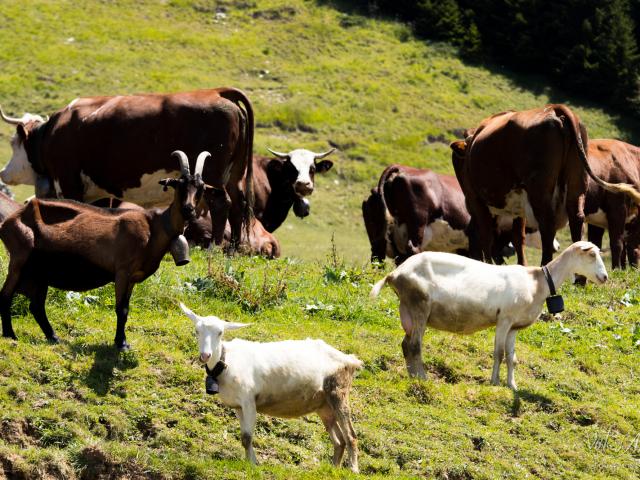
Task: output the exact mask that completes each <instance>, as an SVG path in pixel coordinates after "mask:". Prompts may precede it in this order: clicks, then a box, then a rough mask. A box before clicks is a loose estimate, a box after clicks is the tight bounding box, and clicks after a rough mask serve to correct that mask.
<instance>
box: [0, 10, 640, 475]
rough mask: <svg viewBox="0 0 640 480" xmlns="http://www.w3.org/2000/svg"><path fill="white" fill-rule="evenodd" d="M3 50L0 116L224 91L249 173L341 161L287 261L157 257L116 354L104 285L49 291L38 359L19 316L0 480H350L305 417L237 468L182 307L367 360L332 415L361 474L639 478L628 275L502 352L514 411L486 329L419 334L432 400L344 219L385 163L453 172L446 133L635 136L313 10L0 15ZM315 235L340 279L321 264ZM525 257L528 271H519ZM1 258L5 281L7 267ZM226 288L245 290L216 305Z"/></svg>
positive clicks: (278, 430)
mask: <svg viewBox="0 0 640 480" xmlns="http://www.w3.org/2000/svg"><path fill="white" fill-rule="evenodd" d="M216 5H220V6H223V7H224V8H225V9H226V15H227V16H226V18H220V16H219V15H218V16H216ZM0 34H2V38H3V41H2V42H1V43H0V64H1V65H2V69H0V104H2V106H3V107H4V109H5V111H7V112H8V113H10V114H22V113H23V112H24V111H30V112H32V113H51V112H53V111H55V110H56V109H58V108H61V107H63V106H64V105H66V104H67V103H68V102H70V101H71V100H73V99H74V98H76V97H77V96H80V95H97V94H116V93H131V92H143V91H178V90H186V89H193V88H199V87H213V86H221V85H234V86H238V87H241V88H243V89H245V90H246V91H247V92H248V93H249V95H250V98H251V99H252V101H253V102H254V106H255V111H256V121H257V126H258V127H257V131H256V152H258V153H265V147H266V146H271V147H272V148H275V149H277V150H287V149H289V148H293V147H297V146H305V147H308V148H312V149H318V150H321V149H326V148H327V147H328V146H329V145H330V144H334V145H338V147H339V152H338V153H337V154H336V155H335V156H334V161H335V167H334V169H333V170H332V171H331V172H329V173H328V174H327V175H324V176H318V178H317V184H316V186H317V189H316V192H315V193H314V194H313V197H312V198H311V202H312V207H311V215H310V216H309V217H307V218H306V219H305V220H299V219H296V218H290V219H289V220H287V222H286V223H285V224H284V225H283V227H281V229H280V230H278V231H277V232H276V235H277V236H278V238H279V239H280V240H281V242H282V247H283V252H284V255H285V257H286V258H283V259H281V260H277V261H272V262H268V261H266V260H263V259H259V258H232V259H225V258H223V257H222V256H221V255H220V254H218V253H215V254H213V256H212V257H211V259H209V258H208V257H207V254H206V253H205V252H202V251H196V252H194V253H193V262H192V263H191V264H190V265H188V266H187V267H185V268H181V269H178V268H176V267H174V266H173V263H172V262H171V261H170V260H169V259H167V260H166V261H165V262H163V264H162V266H161V269H160V271H159V272H158V273H157V274H156V275H154V276H153V277H151V278H150V279H148V280H147V281H146V282H145V283H144V284H142V285H139V286H137V287H136V288H135V290H134V295H133V302H132V309H131V314H130V322H129V325H128V329H127V331H128V338H129V340H130V342H131V343H132V344H133V347H134V350H133V352H130V353H127V354H124V355H118V354H116V353H115V352H114V350H113V349H112V347H111V342H112V339H113V335H114V331H115V313H114V311H113V308H114V296H113V287H112V286H108V287H105V288H103V289H99V290H96V291H94V292H89V295H92V296H95V297H96V298H95V299H93V297H91V299H90V300H87V302H93V303H89V304H85V299H86V298H87V297H86V295H82V296H81V297H80V299H75V300H74V299H67V297H66V294H65V292H58V291H52V292H51V293H50V296H49V301H48V312H49V316H50V319H51V322H52V324H53V326H54V328H55V329H56V330H57V333H58V334H59V335H60V337H61V338H62V340H63V341H62V343H61V344H60V345H55V346H52V345H49V344H47V343H46V342H45V340H44V338H43V335H42V333H41V332H40V330H39V328H38V327H37V325H36V323H35V321H34V320H33V318H32V317H31V316H30V315H29V313H28V309H27V303H26V301H25V300H24V299H23V298H22V297H19V298H17V299H16V300H15V302H14V306H13V313H14V327H15V330H16V332H17V334H18V336H19V337H20V340H19V342H17V343H16V342H13V341H8V340H3V339H0V406H1V407H2V410H1V411H0V465H2V466H3V468H5V469H7V468H9V467H10V468H13V469H15V470H16V471H17V472H19V473H20V474H22V475H24V476H26V477H28V478H73V477H82V478H120V477H123V476H126V477H128V478H144V477H161V478H322V479H324V478H343V477H351V474H349V473H348V472H347V471H345V470H336V469H333V468H331V467H330V464H329V458H330V453H331V447H330V442H329V440H328V438H327V435H326V434H325V433H324V432H323V428H322V425H321V423H320V421H319V419H317V418H315V417H314V416H310V417H308V418H306V419H299V420H280V419H273V418H268V417H264V416H260V418H259V421H258V427H257V434H256V441H255V442H256V450H257V453H258V456H259V458H260V459H261V460H262V465H261V466H259V467H257V468H254V467H250V466H248V465H247V464H246V463H244V462H243V461H242V458H243V450H242V447H241V445H240V439H239V425H238V421H237V420H236V419H235V418H234V415H233V414H232V412H231V411H230V410H228V409H226V408H224V407H222V406H221V405H219V404H218V403H217V402H216V400H215V398H212V397H208V396H206V395H205V393H204V374H203V371H202V369H201V368H200V367H199V366H198V364H197V362H196V360H195V358H196V355H197V347H196V343H195V339H194V335H193V331H192V326H191V324H190V322H189V321H188V320H187V319H186V318H184V317H183V316H182V315H181V314H180V313H179V310H178V308H177V302H178V301H179V300H182V301H184V302H185V303H186V304H187V305H189V306H190V307H191V308H193V309H194V310H195V311H196V312H199V313H203V314H208V313H210V314H216V315H219V316H220V317H222V318H225V319H229V320H237V321H245V322H252V323H253V326H252V327H250V328H248V329H244V330H242V332H241V333H238V335H239V336H242V337H245V338H251V339H255V340H259V341H269V340H276V339H288V338H306V337H319V338H323V339H324V340H326V341H327V342H329V343H331V344H333V345H335V346H336V347H338V348H340V349H342V350H344V351H348V352H352V353H355V354H356V355H358V356H359V357H360V358H361V359H363V360H364V362H365V369H364V370H363V371H362V372H360V374H359V376H358V378H357V379H356V382H355V385H354V390H353V395H352V407H353V412H354V421H355V426H356V429H357V431H358V435H359V441H360V450H361V468H362V471H363V473H364V474H366V475H370V476H376V475H377V476H378V477H379V478H388V477H390V476H393V477H398V478H402V477H435V478H441V479H471V478H473V479H476V478H478V479H480V478H487V479H493V478H545V479H556V478H567V479H569V478H571V479H574V478H585V479H586V478H602V479H605V478H607V479H608V478H637V477H638V476H639V475H640V440H639V438H640V437H638V434H640V414H639V413H638V412H639V406H640V405H639V402H638V398H640V397H639V393H640V391H639V390H640V387H639V385H640V383H639V378H638V376H639V373H638V372H639V371H638V366H637V363H638V362H637V359H638V353H639V350H638V348H639V347H638V341H639V340H640V324H639V323H638V320H637V318H638V313H639V311H638V310H639V308H640V307H639V306H638V304H639V302H640V290H638V288H637V285H638V280H640V278H639V274H638V272H636V271H629V272H615V273H614V274H613V275H612V278H611V281H610V283H609V284H608V285H607V286H606V287H605V288H597V287H594V286H591V285H590V286H587V288H585V289H580V288H576V287H570V286H565V287H564V288H563V290H562V293H563V294H564V295H565V300H566V304H567V312H566V313H564V314H562V316H561V319H556V320H553V321H546V322H539V323H537V324H535V325H533V326H532V327H530V328H528V329H526V330H524V331H522V332H521V333H520V334H519V336H518V342H517V347H516V348H517V352H518V357H519V360H520V364H519V366H518V368H517V371H516V375H517V380H518V384H519V386H520V389H521V391H520V394H519V395H518V396H517V397H514V395H513V394H512V392H510V391H509V390H508V389H507V388H506V387H504V386H503V387H493V386H490V385H489V377H490V373H491V365H492V360H491V352H492V341H493V331H486V332H480V333H478V334H475V335H472V336H468V337H459V336H454V335H450V334H445V333H440V332H435V331H428V332H427V334H426V336H425V349H424V352H423V357H424V361H425V363H426V365H427V367H428V372H429V379H428V380H427V381H425V382H415V381H411V380H409V379H408V377H407V374H406V372H405V368H404V361H403V359H402V353H401V350H400V341H401V339H402V329H401V328H400V325H399V321H398V314H397V300H396V298H395V296H394V295H393V294H392V293H391V292H390V291H389V290H385V291H384V293H383V294H382V296H381V298H380V299H379V300H378V301H375V302H374V301H371V300H370V299H369V298H368V291H369V289H370V285H371V283H373V282H374V281H375V280H377V279H378V278H380V277H381V275H382V274H383V272H382V271H378V270H373V269H371V268H370V267H369V266H368V265H367V260H368V255H369V253H368V251H369V247H368V242H367V239H366V234H365V230H364V226H363V224H362V221H361V213H360V204H361V202H362V200H363V199H364V198H365V197H366V195H367V194H368V190H369V189H370V188H371V186H373V185H374V184H375V183H376V181H377V178H378V175H379V174H380V172H381V170H382V168H383V167H384V166H385V165H387V164H389V163H392V162H400V163H405V164H409V165H415V166H421V167H429V168H433V169H434V170H437V171H439V172H448V173H451V172H452V169H451V166H450V153H449V148H448V142H449V141H451V140H453V139H455V136H456V134H455V131H456V130H458V129H463V128H466V127H469V126H472V125H474V124H476V123H477V122H479V121H480V120H481V119H482V118H484V117H485V116H487V115H489V114H492V113H494V112H497V111H500V110H505V109H522V108H531V107H535V106H539V105H542V104H544V103H546V102H549V101H554V102H566V103H569V104H570V105H571V106H572V107H573V108H575V109H576V111H578V113H579V114H580V116H581V117H582V118H583V120H584V121H585V123H586V125H587V126H588V128H589V132H590V135H591V136H592V137H618V138H626V139H632V138H633V137H632V133H633V132H634V131H637V124H636V123H634V122H633V121H632V120H631V119H628V118H621V117H618V116H616V115H614V114H611V113H607V112H605V111H603V110H602V109H600V108H598V107H597V106H595V105H591V104H585V103H582V102H580V101H579V100H577V99H576V98H573V97H567V96H566V95H564V94H563V93H562V92H559V91H556V90H551V89H548V88H545V87H544V84H543V83H541V81H540V79H535V78H528V77H525V78H520V77H518V76H514V75H512V74H510V73H509V72H503V71H501V69H500V68H498V67H496V66H472V65H469V64H465V63H464V62H462V61H461V60H460V59H459V58H458V57H457V56H456V52H455V50H453V49H452V48H450V47H449V46H447V45H443V44H438V43H423V42H419V41H416V40H415V39H413V38H412V36H411V34H410V33H409V30H408V28H407V27H406V26H403V25H400V24H398V23H395V22H393V21H385V20H378V19H371V18H365V17H360V16H357V15H350V14H346V13H342V12H339V11H337V10H335V9H333V8H332V7H331V6H329V5H321V4H319V3H316V2H312V1H303V0H293V1H289V2H285V1H276V0H259V1H256V2H252V1H249V2H244V1H243V2H240V1H228V2H218V3H216V2H213V1H206V0H199V1H196V2H187V1H164V2H160V1H153V2H151V1H148V2H130V1H109V2H107V1H104V2H98V1H75V2H71V1H59V2H45V1H42V2H34V1H24V2H3V3H1V4H0ZM541 85H542V86H541ZM11 135H12V130H11V128H9V127H8V126H7V125H4V124H3V125H0V158H3V159H8V158H9V156H10V148H9V142H8V140H9V138H10V136H11ZM17 193H18V196H19V197H20V198H25V197H26V196H28V195H30V194H31V193H32V192H31V191H30V190H29V189H27V188H20V189H17ZM334 234H335V244H336V249H337V252H338V259H332V258H330V256H329V254H330V245H331V238H332V235H334ZM561 239H562V241H563V245H564V246H566V245H567V244H568V239H567V235H566V234H564V233H563V236H562V238H561ZM340 257H344V258H345V259H346V261H342V260H341V259H340ZM529 258H530V261H531V262H532V263H537V261H538V260H539V252H537V251H532V252H529ZM0 260H1V262H2V265H1V266H2V269H1V270H2V272H3V275H4V274H5V272H6V261H7V258H6V254H5V253H4V251H3V252H2V253H1V254H0ZM387 268H389V267H387ZM224 272H227V273H230V274H232V275H233V276H234V277H235V278H236V279H238V280H239V281H240V285H241V288H239V289H233V288H230V287H229V284H228V282H225V281H224V280H223V279H224V277H223V273H224ZM342 272H344V273H342ZM209 273H210V275H209ZM278 282H284V283H286V287H284V294H283V284H282V283H278ZM504 375H505V372H504V369H503V378H504ZM0 471H1V470H0ZM16 475H18V473H16ZM0 477H1V475H0Z"/></svg>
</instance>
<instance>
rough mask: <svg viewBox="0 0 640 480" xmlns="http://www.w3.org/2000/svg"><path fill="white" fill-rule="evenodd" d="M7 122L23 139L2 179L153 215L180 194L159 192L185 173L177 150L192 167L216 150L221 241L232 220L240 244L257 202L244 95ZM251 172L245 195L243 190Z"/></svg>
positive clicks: (108, 104) (116, 99) (90, 105)
mask: <svg viewBox="0 0 640 480" xmlns="http://www.w3.org/2000/svg"><path fill="white" fill-rule="evenodd" d="M0 113H1V111H0ZM1 116H2V119H3V120H4V121H5V122H8V123H10V124H13V125H16V134H15V136H14V137H13V138H12V140H11V146H12V148H13V157H12V158H11V160H10V162H9V164H8V165H7V166H6V167H5V168H4V169H3V170H2V171H1V172H0V178H1V179H2V180H3V181H4V182H6V183H8V184H11V185H16V184H27V185H36V194H37V195H38V196H47V194H48V195H50V196H56V197H59V198H69V199H74V200H79V201H85V202H91V201H94V200H97V199H99V198H103V197H110V196H113V197H116V198H119V199H121V200H124V201H128V202H133V203H136V204H139V205H142V206H144V207H150V206H155V205H168V204H169V203H170V202H171V198H172V196H171V193H170V192H162V191H161V189H158V188H157V184H158V181H159V180H160V179H162V178H166V177H168V176H172V177H176V178H177V177H178V176H179V174H180V172H179V171H178V169H177V167H176V165H175V163H176V162H175V161H172V159H171V155H170V154H171V152H172V151H174V150H176V149H180V150H183V151H184V152H185V153H186V154H187V156H188V157H189V158H190V159H192V160H191V162H192V163H193V162H195V160H193V159H195V158H196V157H197V155H198V153H200V152H201V151H209V152H210V153H211V155H212V158H211V160H210V161H209V162H208V163H207V164H206V166H205V169H204V172H203V179H204V181H205V182H206V184H207V185H208V189H207V192H206V195H205V196H206V198H207V202H208V204H209V206H210V208H211V211H212V212H213V213H214V215H213V219H214V224H213V232H214V239H215V241H216V243H221V242H222V237H223V233H224V228H225V224H226V222H227V218H229V220H230V222H231V227H232V231H233V233H234V238H235V239H239V238H240V230H241V226H242V221H243V219H244V218H247V217H248V215H249V210H250V209H249V208H246V207H247V206H250V204H251V202H252V199H253V194H252V188H251V187H252V166H253V164H252V162H251V155H252V149H253V132H254V120H253V108H252V106H251V102H250V101H249V99H248V98H247V97H246V95H245V94H244V93H243V92H241V91H240V90H237V89H234V88H218V89H209V90H196V91H192V92H182V93H174V94H141V95H118V96H112V97H84V98H77V99H75V100H73V101H72V102H71V103H69V105H67V106H66V107H65V108H63V109H62V110H59V111H57V112H56V113H54V114H53V115H52V116H51V118H49V119H45V118H42V117H40V116H38V115H31V114H25V115H24V116H23V117H22V118H11V117H8V116H6V115H5V114H4V113H1ZM191 168H193V165H191ZM245 172H246V195H245V194H243V193H242V191H241V190H240V189H239V188H238V182H239V181H240V179H241V178H243V175H245ZM245 199H246V200H248V202H247V201H245ZM248 204H249V205H248ZM229 213H231V215H229Z"/></svg>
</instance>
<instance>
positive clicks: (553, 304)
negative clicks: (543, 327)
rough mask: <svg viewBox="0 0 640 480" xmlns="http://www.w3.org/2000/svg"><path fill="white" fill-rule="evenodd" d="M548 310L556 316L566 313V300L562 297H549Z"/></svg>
mask: <svg viewBox="0 0 640 480" xmlns="http://www.w3.org/2000/svg"><path fill="white" fill-rule="evenodd" d="M547 310H549V313H551V314H556V313H560V312H563V311H564V300H563V299H562V295H551V296H549V297H547Z"/></svg>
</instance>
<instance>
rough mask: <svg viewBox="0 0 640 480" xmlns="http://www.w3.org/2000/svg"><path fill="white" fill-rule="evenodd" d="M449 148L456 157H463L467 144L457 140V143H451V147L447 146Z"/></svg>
mask: <svg viewBox="0 0 640 480" xmlns="http://www.w3.org/2000/svg"><path fill="white" fill-rule="evenodd" d="M449 147H451V150H453V153H454V154H456V155H457V156H458V157H464V154H465V151H466V150H467V144H466V142H465V141H464V140H458V141H455V142H452V143H451V145H449Z"/></svg>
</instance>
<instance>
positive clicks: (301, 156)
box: [289, 148, 315, 195]
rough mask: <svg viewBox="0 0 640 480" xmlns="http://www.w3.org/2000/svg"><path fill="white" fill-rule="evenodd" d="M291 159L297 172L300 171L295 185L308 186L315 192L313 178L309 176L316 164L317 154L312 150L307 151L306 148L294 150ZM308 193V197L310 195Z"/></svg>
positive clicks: (290, 154) (290, 153)
mask: <svg viewBox="0 0 640 480" xmlns="http://www.w3.org/2000/svg"><path fill="white" fill-rule="evenodd" d="M289 159H290V161H291V163H292V164H293V166H294V167H296V170H297V171H298V177H297V178H296V181H295V182H294V185H295V184H296V183H297V184H300V185H306V186H307V187H308V188H310V189H311V190H312V191H313V182H312V181H311V176H310V175H309V170H310V169H311V166H312V165H313V164H314V163H315V154H314V153H313V152H311V151H310V150H306V149H304V148H299V149H297V150H292V151H291V152H289ZM310 194H311V192H310V193H307V195H310Z"/></svg>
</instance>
